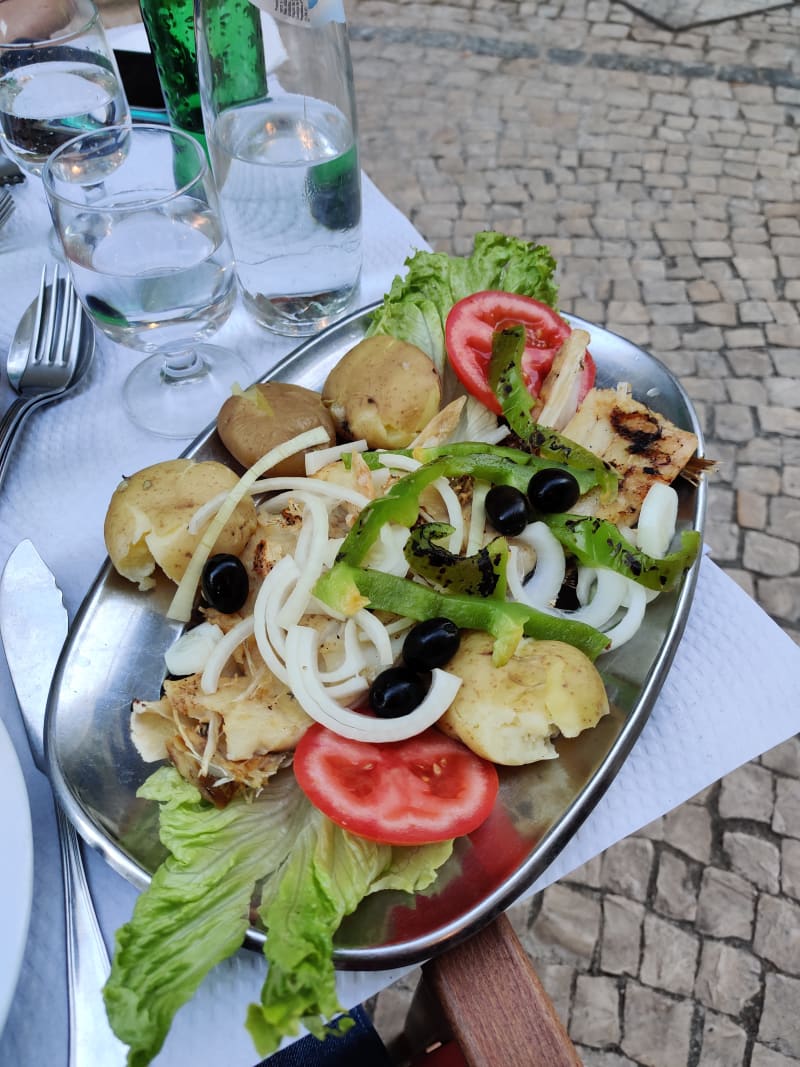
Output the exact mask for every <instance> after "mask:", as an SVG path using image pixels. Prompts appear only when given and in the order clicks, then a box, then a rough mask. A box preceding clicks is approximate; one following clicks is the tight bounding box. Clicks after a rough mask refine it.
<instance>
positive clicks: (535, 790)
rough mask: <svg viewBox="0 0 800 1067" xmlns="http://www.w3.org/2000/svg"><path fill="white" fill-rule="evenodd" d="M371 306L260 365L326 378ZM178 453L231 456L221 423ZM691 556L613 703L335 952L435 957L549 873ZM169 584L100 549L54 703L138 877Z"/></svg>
mask: <svg viewBox="0 0 800 1067" xmlns="http://www.w3.org/2000/svg"><path fill="white" fill-rule="evenodd" d="M371 310H372V309H371V308H367V309H364V310H362V311H359V312H356V313H355V314H352V315H350V316H349V317H348V318H345V319H343V320H342V321H340V322H339V323H338V324H336V325H334V326H332V327H330V328H329V329H327V330H326V331H325V332H324V333H322V334H320V335H319V336H317V337H316V338H313V339H312V340H309V341H307V342H305V343H304V344H302V345H301V346H300V347H299V348H297V349H296V350H295V351H294V352H293V353H292V354H291V355H289V356H288V357H287V358H286V359H284V360H283V361H282V362H281V363H280V364H278V366H277V367H275V368H274V370H273V371H272V372H271V373H270V374H269V375H267V376H266V377H271V378H277V379H280V380H281V381H288V382H296V383H298V384H300V385H304V386H307V387H309V388H313V389H319V388H321V386H322V383H323V382H324V380H325V377H326V375H327V373H328V371H329V370H330V368H331V367H332V366H333V365H334V364H335V363H336V362H337V361H338V360H339V359H340V358H341V356H343V355H344V353H345V352H347V351H348V349H350V348H351V347H352V346H353V345H354V344H355V343H356V342H357V341H359V340H360V339H361V338H362V336H363V334H364V330H365V327H366V323H367V321H368V316H369V312H370V311H371ZM570 321H571V322H572V323H573V324H574V325H576V326H581V327H582V328H584V329H587V330H588V331H589V333H590V334H591V338H592V340H591V346H590V347H591V351H592V354H593V356H594V358H595V361H596V363H597V368H598V384H599V385H601V386H606V387H609V386H615V385H616V384H617V383H618V382H620V381H627V382H630V383H631V385H632V387H633V392H634V395H635V396H636V397H637V398H638V399H639V400H642V401H644V402H646V403H647V404H649V405H650V406H651V407H653V408H655V409H656V410H658V411H660V412H662V413H663V414H665V415H666V416H668V417H669V418H670V419H671V420H672V421H673V422H675V423H676V424H677V425H679V426H681V427H683V428H685V429H688V430H692V431H694V433H696V434H697V436H698V438H701V432H700V427H699V425H698V422H697V417H696V415H695V413H694V410H693V408H692V405H691V403H690V401H689V399H688V397H687V396H686V394H685V392H684V391H683V389H682V388H681V386H680V385H679V384H678V382H677V381H676V380H675V378H674V377H673V376H672V375H671V374H670V372H669V371H668V369H667V368H666V367H665V366H664V365H663V364H662V363H660V362H659V361H658V360H656V359H654V358H653V357H652V356H650V355H648V353H647V352H644V351H643V350H642V349H640V348H638V347H637V346H636V345H634V344H632V343H631V342H629V341H626V340H624V339H623V338H621V337H618V336H617V335H615V334H612V333H610V332H608V331H606V330H603V329H600V328H598V327H596V326H592V325H590V324H588V323H585V322H584V321H583V320H581V319H577V318H573V317H570ZM185 454H186V455H189V456H193V457H195V458H197V459H221V460H224V461H226V462H230V457H229V456H228V454H227V453H226V451H225V449H224V448H223V446H222V445H221V443H220V441H219V439H218V437H217V434H216V431H215V430H214V429H213V427H211V428H210V429H209V430H208V431H207V432H206V433H204V434H203V435H201V436H200V437H199V438H198V439H197V441H195V442H194V444H193V445H192V446H191V447H190V448H189V449H188V450H187V452H186V453H185ZM704 510H705V490H704V487H703V486H701V487H700V488H699V489H695V488H693V487H691V486H690V485H688V484H687V483H685V482H683V483H682V484H681V486H680V512H679V525H680V528H681V529H687V528H695V529H702V521H703V514H704ZM697 566H698V565H697V564H696V565H695V567H693V568H692V570H690V571H689V572H688V574H687V575H686V576H685V578H684V581H683V583H682V585H681V587H680V589H678V590H676V591H675V592H673V593H670V594H662V596H660V597H659V598H658V599H657V600H656V601H655V602H654V603H653V604H651V605H650V607H649V608H648V611H647V616H646V622H645V624H644V626H643V627H642V628H641V630H640V631H639V633H638V634H637V635H636V637H635V638H634V639H633V640H632V641H631V642H630V643H629V644H627V645H624V646H623V647H622V648H620V649H618V650H617V651H615V652H612V653H610V654H607V655H605V656H602V657H601V658H600V660H599V661H598V666H599V668H600V670H601V673H602V675H603V678H604V680H605V684H606V687H607V690H608V694H609V698H610V701H611V704H612V709H613V710H612V713H611V714H610V715H609V716H607V717H606V718H605V719H604V720H603V721H602V722H601V724H600V725H599V726H598V727H596V728H595V729H594V730H590V731H587V732H586V733H584V734H583V735H582V736H581V737H579V738H577V739H575V740H572V741H563V740H562V741H560V742H559V743H558V748H559V752H560V758H559V759H557V760H550V761H548V762H546V763H541V764H535V765H532V766H529V767H521V768H506V769H501V772H500V776H501V793H500V803H499V805H498V807H497V809H496V811H495V814H494V815H493V816H492V818H491V819H490V822H489V824H487V825H486V826H485V827H483V828H481V830H479V831H478V832H477V833H476V834H474V835H472V837H471V838H469V839H461V840H459V841H458V842H457V845H456V849H455V852H454V855H453V857H452V858H451V860H450V861H448V863H447V864H446V865H445V867H443V868H442V870H441V872H440V875H439V878H438V880H437V882H436V883H435V885H434V886H433V887H432V888H431V889H430V890H429V891H427V892H426V893H424V894H419V895H418V896H417V897H413V896H411V895H409V894H403V893H397V892H384V893H379V894H376V895H375V896H374V897H371V898H368V899H367V900H366V901H365V902H364V903H363V904H362V905H361V906H360V907H359V908H358V910H357V911H356V912H355V913H354V914H353V915H352V916H350V917H349V918H348V919H346V920H345V922H344V923H343V925H342V927H341V928H340V930H339V933H338V935H337V939H336V949H335V962H336V964H337V966H339V967H342V968H357V969H380V968H388V967H394V966H399V965H402V964H407V963H414V962H418V961H420V960H423V959H425V958H428V957H430V956H431V955H434V954H436V953H438V952H441V951H443V950H444V949H446V948H448V947H450V946H451V945H452V944H454V943H456V942H457V941H460V940H462V939H464V938H465V937H468V936H469V935H470V934H472V933H474V932H475V931H476V930H478V929H479V928H480V927H481V926H483V925H484V924H486V923H488V922H489V921H490V920H491V919H492V918H494V917H495V916H496V915H497V914H498V913H499V912H500V911H501V910H503V909H504V908H506V907H507V906H508V905H509V904H510V903H512V901H513V900H514V899H516V897H518V896H519V895H520V894H521V893H522V892H523V891H524V890H525V889H526V888H527V887H528V886H530V885H531V884H532V883H533V882H534V881H535V880H536V879H537V878H538V877H539V876H540V875H541V874H542V872H543V871H544V870H545V869H546V868H547V866H548V865H549V864H550V863H551V862H552V860H553V859H554V858H555V856H556V855H557V854H558V853H559V851H560V850H561V849H562V848H563V846H564V845H565V844H566V842H567V841H568V840H569V839H570V837H571V836H572V835H573V834H574V833H575V831H576V830H577V828H578V827H579V826H580V824H581V823H582V822H583V820H584V819H585V818H586V816H587V815H588V814H589V812H590V811H591V810H592V808H593V807H594V806H595V805H596V804H597V802H598V800H599V799H600V797H601V796H602V795H603V793H604V792H605V790H606V788H607V787H608V785H609V783H610V782H611V781H612V780H613V778H614V776H615V774H616V773H617V771H618V770H619V768H620V766H621V765H622V762H623V760H624V759H625V757H626V756H627V754H628V752H629V751H630V749H631V746H632V745H633V743H634V741H635V740H636V738H637V737H638V735H639V733H640V732H641V730H642V727H643V726H644V724H645V722H646V721H647V718H648V716H649V714H650V711H651V709H652V707H653V704H654V702H655V700H656V697H657V695H658V692H659V689H660V688H661V685H662V682H663V680H664V678H665V676H666V673H667V671H668V669H669V666H670V663H671V661H672V658H673V655H674V653H675V649H676V647H677V645H678V642H679V640H680V637H681V633H682V631H683V628H684V624H685V622H686V618H687V615H688V611H689V606H690V602H691V597H692V592H693V589H694V585H695V580H696V575H697ZM173 590H174V586H172V585H171V584H170V583H168V582H166V581H162V582H161V583H160V584H159V585H158V586H157V587H156V588H155V589H154V590H152V591H151V592H149V593H147V594H143V593H140V592H138V590H137V589H136V588H135V587H134V586H133V585H132V584H130V583H129V582H126V581H124V580H123V579H121V578H119V577H118V576H117V575H116V574H115V573H114V571H113V570H112V568H111V566H110V564H106V566H105V567H104V568H103V569H102V570H101V572H100V574H99V575H98V577H97V579H96V581H95V584H94V586H93V587H92V589H91V591H90V592H89V594H88V596H87V597H86V600H85V602H84V604H83V606H82V608H81V611H80V613H79V615H78V617H77V619H76V621H75V624H74V626H73V628H72V631H71V634H70V636H69V638H68V641H67V645H66V647H65V650H64V653H63V655H62V658H61V661H60V664H59V667H58V670H57V672H56V677H55V680H54V683H53V688H52V691H51V696H50V703H49V708H48V728H47V740H48V751H49V757H50V762H51V768H52V776H53V783H54V786H55V789H56V792H57V794H58V797H59V799H60V800H61V802H62V804H63V805H64V807H65V809H66V811H67V814H68V815H69V817H70V818H71V819H72V821H73V822H74V823H75V825H76V826H77V828H78V830H79V831H80V833H81V834H82V835H83V837H84V838H85V839H86V841H87V842H88V843H89V844H90V845H92V846H94V847H95V848H97V849H99V850H100V851H101V852H102V853H103V855H104V856H105V858H106V859H107V861H108V862H109V863H110V864H111V866H112V867H114V868H115V869H116V870H117V871H119V872H120V873H121V874H122V875H124V876H125V877H126V878H127V879H129V880H130V881H131V882H132V883H134V885H136V886H138V887H140V888H143V887H144V886H146V885H147V884H148V883H149V880H150V876H151V874H152V872H153V871H154V870H155V868H156V866H157V865H158V863H159V862H160V861H161V859H162V858H163V851H162V848H161V845H160V844H159V841H158V836H157V832H156V827H157V811H156V805H155V804H153V803H150V802H145V801H141V800H137V798H136V795H135V794H136V790H137V788H138V787H139V786H140V785H141V783H142V782H143V781H144V779H145V778H147V776H148V775H149V774H150V773H151V772H152V770H153V766H152V765H146V764H144V763H143V762H142V761H141V759H140V758H139V756H138V754H137V753H136V751H135V749H134V748H133V745H132V744H131V741H130V737H129V732H128V723H129V718H130V706H131V701H132V700H133V699H134V698H141V699H155V698H157V697H158V696H159V691H160V688H161V683H162V681H163V678H164V674H165V667H164V652H165V651H166V649H167V648H168V647H169V646H170V644H171V643H172V642H173V641H174V640H175V638H176V637H177V636H178V635H179V633H180V632H181V630H182V627H181V625H180V624H178V623H175V622H172V621H170V620H168V619H166V617H165V613H166V609H167V606H168V604H169V601H170V599H171V597H172V592H173ZM288 773H290V772H288ZM263 939H264V934H263V932H262V931H259V930H256V929H252V930H250V932H249V934H248V938H247V943H248V944H249V945H250V946H251V947H256V946H260V945H261V944H262V943H263Z"/></svg>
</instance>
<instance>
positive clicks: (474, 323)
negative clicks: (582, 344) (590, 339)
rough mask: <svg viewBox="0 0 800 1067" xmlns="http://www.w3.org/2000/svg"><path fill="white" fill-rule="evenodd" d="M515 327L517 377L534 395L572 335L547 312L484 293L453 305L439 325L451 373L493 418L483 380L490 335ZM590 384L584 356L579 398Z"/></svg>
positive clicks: (525, 299)
mask: <svg viewBox="0 0 800 1067" xmlns="http://www.w3.org/2000/svg"><path fill="white" fill-rule="evenodd" d="M517 324H521V325H522V326H524V327H525V354H524V355H523V357H522V374H523V377H524V379H525V384H526V385H527V387H528V392H529V393H530V394H531V395H532V396H538V395H539V390H540V388H541V385H542V382H543V380H544V378H545V377H546V375H547V372H548V371H549V370H550V367H551V366H552V364H553V357H554V356H555V354H556V352H557V351H558V349H559V348H560V347H561V345H562V344H563V343H564V341H565V340H566V339H567V337H569V335H570V333H571V332H572V331H571V329H570V326H569V324H568V323H567V322H565V321H564V319H562V318H561V316H560V315H559V314H558V313H557V312H555V311H553V309H552V308H551V307H548V306H547V304H542V303H540V301H538V300H533V299H531V297H529V296H519V295H518V294H516V293H503V292H499V291H497V290H494V289H487V290H485V291H484V292H481V293H473V294H472V296H466V297H464V299H463V300H459V301H458V303H457V304H454V305H453V307H452V308H451V309H450V314H449V315H448V316H447V322H446V323H445V347H446V348H447V356H448V359H449V360H450V364H451V366H452V367H453V370H454V371H455V372H456V375H457V376H458V379H459V381H460V382H461V384H462V385H463V386H464V388H465V389H466V390H467V391H468V392H469V393H471V394H472V395H473V396H474V397H476V399H478V400H480V401H481V403H482V404H485V406H486V407H487V408H489V410H490V411H493V412H494V413H495V415H500V414H502V410H501V407H500V402H499V400H498V399H497V397H496V396H495V395H494V393H493V392H492V390H491V387H490V386H489V380H488V376H489V360H490V358H491V355H492V334H493V333H494V332H495V330H502V329H505V328H506V327H507V326H514V325H517ZM593 384H594V362H593V361H592V359H591V356H588V353H587V359H586V370H585V374H584V381H583V382H582V383H581V393H580V398H579V399H581V400H582V399H583V397H584V396H585V395H586V393H588V391H589V389H591V387H592V385H593Z"/></svg>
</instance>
